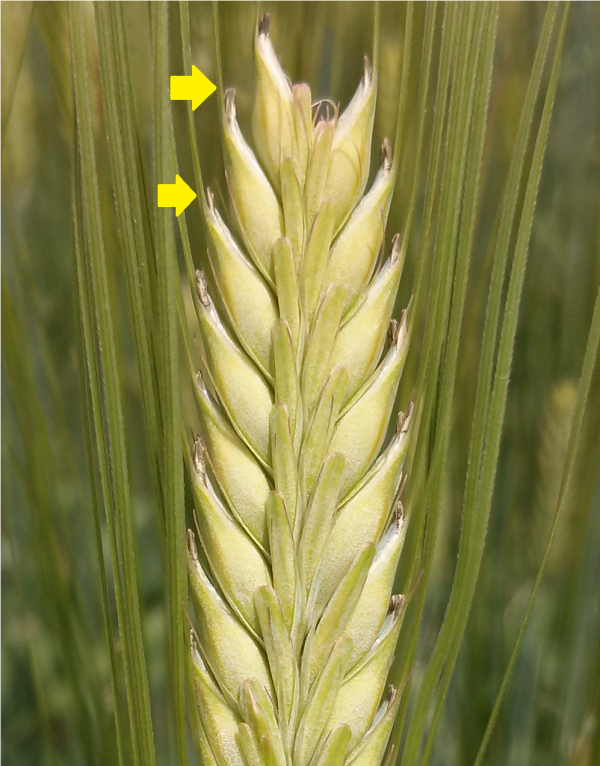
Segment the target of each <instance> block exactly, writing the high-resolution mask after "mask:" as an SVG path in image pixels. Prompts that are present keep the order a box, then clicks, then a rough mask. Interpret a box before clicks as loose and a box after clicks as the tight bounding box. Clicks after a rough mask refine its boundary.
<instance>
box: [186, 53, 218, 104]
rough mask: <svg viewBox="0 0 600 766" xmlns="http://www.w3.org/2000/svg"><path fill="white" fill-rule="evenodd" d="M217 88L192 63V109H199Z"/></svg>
mask: <svg viewBox="0 0 600 766" xmlns="http://www.w3.org/2000/svg"><path fill="white" fill-rule="evenodd" d="M216 89H217V86H216V85H214V84H213V83H212V82H211V81H210V80H209V79H208V77H207V76H206V75H205V74H202V72H201V71H200V70H199V69H198V67H197V66H194V65H193V64H192V109H197V108H198V107H199V106H200V104H201V103H202V102H203V101H206V99H207V98H208V97H209V96H210V95H211V94H212V93H214V92H215V91H216Z"/></svg>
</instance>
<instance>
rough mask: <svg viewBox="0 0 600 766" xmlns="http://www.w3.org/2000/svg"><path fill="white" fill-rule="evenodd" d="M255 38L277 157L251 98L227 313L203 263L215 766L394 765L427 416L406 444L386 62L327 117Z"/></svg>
mask: <svg viewBox="0 0 600 766" xmlns="http://www.w3.org/2000/svg"><path fill="white" fill-rule="evenodd" d="M268 28H269V17H268V16H266V17H265V18H264V19H263V20H262V21H261V22H260V25H259V27H258V30H257V36H256V40H255V65H256V83H257V85H256V94H255V98H254V111H253V117H252V128H253V139H254V140H253V143H254V146H255V147H256V155H255V154H254V153H253V151H252V150H251V148H250V146H249V145H248V143H247V142H246V140H245V139H244V137H243V136H242V133H241V131H240V129H239V127H238V124H237V119H236V109H235V93H234V92H233V91H231V90H230V91H227V93H225V94H224V99H223V102H224V115H223V130H224V153H225V167H226V172H227V179H228V185H229V189H230V193H231V198H232V208H233V210H234V214H235V216H236V219H237V220H236V231H237V232H239V233H240V234H241V241H238V240H237V239H236V237H235V236H234V235H233V234H232V232H231V231H229V229H228V228H227V225H226V223H225V222H224V220H223V218H222V217H221V215H220V214H219V212H218V210H217V209H216V206H215V202H214V199H213V196H212V194H211V193H210V191H208V190H207V193H206V198H207V203H206V205H205V216H206V223H207V232H208V238H209V259H210V263H211V269H212V273H213V276H214V281H215V283H216V286H217V289H218V292H219V299H220V300H219V303H218V309H217V308H216V307H215V304H214V303H213V301H212V299H211V297H210V295H209V289H208V284H207V280H206V278H205V276H204V274H202V273H198V275H197V309H198V317H199V324H200V333H199V335H200V343H201V351H202V354H203V360H204V365H205V370H204V375H203V376H201V375H199V376H198V378H197V380H196V381H195V394H196V401H197V404H198V409H199V414H200V430H201V435H200V436H199V437H198V438H197V440H196V444H195V449H194V456H193V460H192V465H191V466H190V468H191V474H192V488H193V493H194V499H195V503H196V512H197V520H198V538H199V543H200V546H197V543H196V537H195V535H194V534H193V533H192V532H189V534H188V547H189V577H190V583H191V592H192V599H193V604H194V609H195V612H196V618H197V623H196V625H197V630H196V631H193V634H194V636H193V637H192V640H191V646H190V650H191V652H192V667H193V672H194V674H195V683H196V690H195V691H196V696H197V699H198V705H199V710H200V720H201V723H202V731H201V732H199V733H198V739H199V741H200V742H201V743H202V747H203V750H204V751H205V757H206V759H207V762H209V763H211V764H216V765H217V766H231V765H232V764H234V765H237V764H240V766H242V765H245V766H344V764H354V766H379V764H380V763H381V761H382V759H383V756H384V752H385V748H386V745H387V742H388V738H389V736H390V732H391V728H392V725H393V721H394V716H395V714H396V711H397V709H398V706H399V701H400V694H399V692H398V691H397V690H396V689H394V688H391V687H390V689H389V690H388V691H387V693H386V682H387V676H388V672H389V669H390V665H391V663H392V659H393V656H394V650H395V646H396V642H397V638H398V634H399V631H400V627H401V624H402V617H403V614H404V598H403V597H402V596H392V586H393V582H394V575H395V572H396V569H397V564H398V560H399V557H400V553H401V551H402V545H403V541H404V532H405V520H404V517H403V513H402V508H401V505H400V503H399V501H398V494H399V488H400V485H401V480H402V465H403V462H404V457H405V454H406V449H407V440H408V433H409V423H410V414H409V415H408V416H406V417H405V416H403V415H401V416H400V418H399V420H398V427H397V431H396V434H395V436H393V437H392V439H391V440H390V441H389V443H388V444H387V445H385V437H386V433H387V429H388V425H389V421H390V417H391V415H392V410H393V405H394V401H395V397H396V392H397V389H398V383H399V380H400V376H401V374H402V368H403V365H404V360H405V358H406V352H407V339H408V332H407V317H406V315H404V316H403V318H402V319H401V321H400V323H399V324H398V323H397V322H396V321H395V320H393V319H392V311H393V308H394V303H395V299H396V293H397V290H398V283H399V280H400V275H401V272H402V265H403V260H404V251H403V248H402V247H401V244H400V238H399V237H398V236H395V237H394V238H393V240H392V242H391V248H390V254H389V257H388V258H387V259H385V260H384V262H383V264H382V265H380V266H379V267H378V261H379V256H380V252H381V250H382V248H383V247H384V239H385V225H386V220H387V215H388V211H389V207H390V201H391V197H392V192H393V184H394V175H395V174H394V172H393V168H392V157H391V150H390V146H389V144H388V142H387V141H384V143H383V147H382V150H381V167H380V169H379V172H378V174H377V176H376V178H375V180H374V182H373V185H372V186H371V188H370V189H369V190H368V191H367V193H366V194H365V195H364V196H362V195H363V193H364V191H365V186H366V183H367V180H368V175H369V162H370V154H371V139H372V130H373V118H374V108H375V98H376V89H377V74H376V72H374V71H372V70H371V66H370V64H369V62H368V61H367V60H365V64H364V72H363V77H362V79H361V82H360V84H359V87H358V90H357V92H356V95H355V96H354V98H353V99H352V101H351V103H350V105H349V106H348V108H347V109H346V111H345V112H344V113H343V114H341V115H338V114H337V111H336V112H335V114H334V115H333V116H332V115H331V113H328V114H326V115H325V116H322V118H321V119H320V120H318V121H317V116H318V112H319V110H318V109H317V110H316V112H315V114H313V113H312V108H311V98H310V90H309V88H308V86H307V85H296V86H292V85H291V84H290V82H289V80H288V79H287V77H286V76H285V75H284V73H283V71H282V70H281V68H280V66H279V63H278V61H277V58H276V56H275V53H274V51H273V48H272V45H271V40H270V38H269V34H268Z"/></svg>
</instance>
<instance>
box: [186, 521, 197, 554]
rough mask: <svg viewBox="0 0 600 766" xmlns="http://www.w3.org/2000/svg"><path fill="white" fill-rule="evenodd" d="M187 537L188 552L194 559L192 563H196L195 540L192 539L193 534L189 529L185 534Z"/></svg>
mask: <svg viewBox="0 0 600 766" xmlns="http://www.w3.org/2000/svg"><path fill="white" fill-rule="evenodd" d="M186 537H187V546H188V551H189V552H190V556H191V557H192V558H193V559H194V561H198V549H197V548H196V538H195V537H194V533H193V532H192V530H191V529H188V531H187V533H186Z"/></svg>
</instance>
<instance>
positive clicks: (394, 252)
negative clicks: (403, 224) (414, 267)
mask: <svg viewBox="0 0 600 766" xmlns="http://www.w3.org/2000/svg"><path fill="white" fill-rule="evenodd" d="M400 244H401V240H400V235H399V234H394V236H393V237H392V247H391V250H390V261H391V263H392V265H394V264H395V263H397V261H398V258H399V257H400Z"/></svg>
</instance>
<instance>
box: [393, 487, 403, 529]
mask: <svg viewBox="0 0 600 766" xmlns="http://www.w3.org/2000/svg"><path fill="white" fill-rule="evenodd" d="M400 491H402V490H400ZM394 522H395V523H396V529H397V530H398V531H400V529H401V528H402V525H403V524H404V506H403V505H402V500H400V498H398V500H397V501H396V505H395V506H394Z"/></svg>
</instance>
